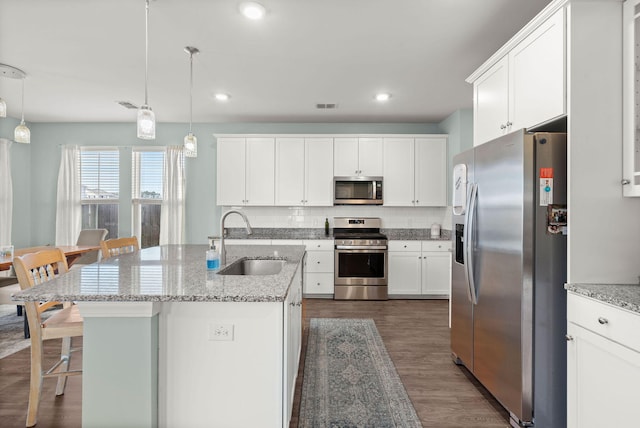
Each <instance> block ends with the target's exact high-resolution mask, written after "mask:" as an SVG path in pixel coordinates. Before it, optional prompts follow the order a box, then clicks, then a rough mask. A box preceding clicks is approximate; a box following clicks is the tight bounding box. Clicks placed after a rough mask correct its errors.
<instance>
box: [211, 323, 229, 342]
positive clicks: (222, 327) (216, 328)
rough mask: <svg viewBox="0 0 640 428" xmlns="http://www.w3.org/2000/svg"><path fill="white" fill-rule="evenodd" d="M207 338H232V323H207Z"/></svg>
mask: <svg viewBox="0 0 640 428" xmlns="http://www.w3.org/2000/svg"><path fill="white" fill-rule="evenodd" d="M209 340H227V341H231V340H233V324H209Z"/></svg>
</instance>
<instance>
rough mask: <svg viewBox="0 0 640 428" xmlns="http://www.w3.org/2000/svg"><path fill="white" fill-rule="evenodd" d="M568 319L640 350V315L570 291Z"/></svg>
mask: <svg viewBox="0 0 640 428" xmlns="http://www.w3.org/2000/svg"><path fill="white" fill-rule="evenodd" d="M567 320H568V321H569V322H571V323H574V324H577V325H579V326H581V327H584V328H586V329H587V330H591V331H593V332H594V333H596V334H599V335H601V336H604V337H606V338H608V339H611V340H614V341H616V342H618V343H620V344H621V345H624V346H626V347H629V348H631V349H633V350H636V351H639V352H640V335H638V331H640V315H638V314H635V313H633V312H630V311H627V310H625V309H622V308H618V307H615V306H613V305H610V304H608V303H603V302H599V301H597V300H594V299H591V298H589V297H585V296H580V295H577V294H574V293H568V298H567Z"/></svg>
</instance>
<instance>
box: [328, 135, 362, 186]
mask: <svg viewBox="0 0 640 428" xmlns="http://www.w3.org/2000/svg"><path fill="white" fill-rule="evenodd" d="M333 175H335V176H337V177H349V176H354V175H358V139H357V138H334V139H333Z"/></svg>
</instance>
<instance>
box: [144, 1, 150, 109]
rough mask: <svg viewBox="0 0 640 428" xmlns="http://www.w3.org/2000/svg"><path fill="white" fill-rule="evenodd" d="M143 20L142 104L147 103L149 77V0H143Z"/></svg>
mask: <svg viewBox="0 0 640 428" xmlns="http://www.w3.org/2000/svg"><path fill="white" fill-rule="evenodd" d="M145 4H146V6H145V20H144V33H145V37H144V105H146V106H148V105H149V100H148V90H147V85H148V79H149V0H145Z"/></svg>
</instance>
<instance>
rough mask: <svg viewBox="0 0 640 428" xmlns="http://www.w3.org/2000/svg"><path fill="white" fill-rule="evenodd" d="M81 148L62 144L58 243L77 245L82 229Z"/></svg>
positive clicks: (57, 214)
mask: <svg viewBox="0 0 640 428" xmlns="http://www.w3.org/2000/svg"><path fill="white" fill-rule="evenodd" d="M79 159H80V148H79V147H78V146H75V145H68V146H62V155H61V157H60V170H59V172H58V195H57V198H56V245H75V244H76V241H77V240H78V235H79V234H80V229H82V207H81V205H80V171H79V170H78V166H79V163H80V162H79Z"/></svg>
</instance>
